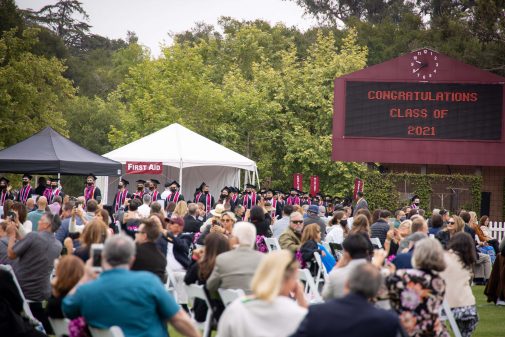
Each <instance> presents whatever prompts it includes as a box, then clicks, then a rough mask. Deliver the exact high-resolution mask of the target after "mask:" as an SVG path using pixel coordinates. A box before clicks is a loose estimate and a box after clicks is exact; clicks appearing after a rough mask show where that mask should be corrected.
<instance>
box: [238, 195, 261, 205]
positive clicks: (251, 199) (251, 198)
mask: <svg viewBox="0 0 505 337" xmlns="http://www.w3.org/2000/svg"><path fill="white" fill-rule="evenodd" d="M258 199H259V197H258V195H257V194H256V193H251V194H246V195H244V197H243V198H242V205H243V206H244V207H245V209H251V208H253V206H256V203H257V202H258Z"/></svg>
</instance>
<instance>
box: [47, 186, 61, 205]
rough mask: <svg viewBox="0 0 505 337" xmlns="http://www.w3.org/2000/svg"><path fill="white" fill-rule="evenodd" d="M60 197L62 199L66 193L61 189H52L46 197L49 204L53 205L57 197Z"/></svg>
mask: <svg viewBox="0 0 505 337" xmlns="http://www.w3.org/2000/svg"><path fill="white" fill-rule="evenodd" d="M58 195H59V196H60V197H61V198H62V199H63V197H64V196H65V193H63V191H62V190H61V189H60V188H55V189H54V190H53V189H51V191H50V192H48V195H46V198H47V203H48V204H51V203H52V202H53V200H54V198H55V197H56V196H58Z"/></svg>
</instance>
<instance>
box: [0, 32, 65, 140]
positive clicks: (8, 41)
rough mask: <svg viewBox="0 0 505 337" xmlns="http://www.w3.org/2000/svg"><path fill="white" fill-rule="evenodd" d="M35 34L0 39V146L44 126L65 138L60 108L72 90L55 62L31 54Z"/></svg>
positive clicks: (6, 34) (29, 134) (10, 33)
mask: <svg viewBox="0 0 505 337" xmlns="http://www.w3.org/2000/svg"><path fill="white" fill-rule="evenodd" d="M36 35H37V31H36V30H34V29H26V30H24V31H23V38H19V37H16V31H15V30H11V31H9V32H6V33H4V35H3V37H2V38H1V39H0V116H1V120H2V123H1V124H0V146H1V147H5V146H9V145H12V144H15V143H17V142H19V141H21V140H22V139H24V138H27V137H29V136H31V135H32V134H33V133H35V132H37V131H39V130H40V129H42V128H43V127H45V126H46V125H51V126H52V127H53V128H55V129H56V130H58V131H59V132H61V133H63V134H67V132H66V128H65V124H66V123H65V120H64V119H63V114H62V106H63V105H64V103H65V102H67V101H68V100H69V99H72V97H73V95H74V94H75V90H74V88H73V87H72V84H71V82H70V81H69V80H67V79H65V78H64V77H63V76H62V73H63V72H64V71H65V66H64V65H63V64H62V63H61V62H60V61H58V60H57V59H55V58H51V59H48V58H45V57H42V56H37V55H34V54H32V53H31V52H30V49H31V46H32V45H33V44H34V43H35V42H36V38H35V37H36Z"/></svg>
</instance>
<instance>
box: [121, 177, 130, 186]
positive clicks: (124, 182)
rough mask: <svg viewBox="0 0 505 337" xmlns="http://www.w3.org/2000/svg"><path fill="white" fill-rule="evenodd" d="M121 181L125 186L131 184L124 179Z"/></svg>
mask: <svg viewBox="0 0 505 337" xmlns="http://www.w3.org/2000/svg"><path fill="white" fill-rule="evenodd" d="M121 181H122V182H123V185H125V186H126V185H128V184H130V182H129V181H128V180H126V179H124V178H121Z"/></svg>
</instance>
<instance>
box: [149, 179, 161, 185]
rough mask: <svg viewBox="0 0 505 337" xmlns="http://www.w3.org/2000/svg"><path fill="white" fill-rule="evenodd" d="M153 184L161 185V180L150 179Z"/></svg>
mask: <svg viewBox="0 0 505 337" xmlns="http://www.w3.org/2000/svg"><path fill="white" fill-rule="evenodd" d="M150 180H151V182H152V183H153V184H156V185H159V184H160V182H159V181H158V180H156V179H150Z"/></svg>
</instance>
